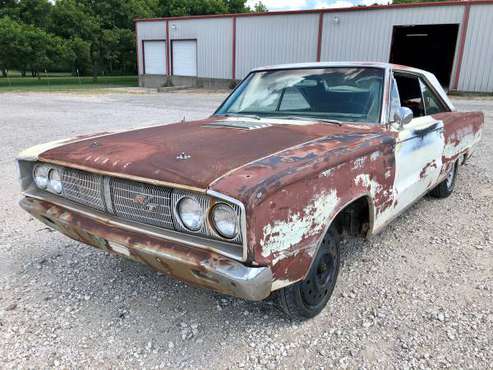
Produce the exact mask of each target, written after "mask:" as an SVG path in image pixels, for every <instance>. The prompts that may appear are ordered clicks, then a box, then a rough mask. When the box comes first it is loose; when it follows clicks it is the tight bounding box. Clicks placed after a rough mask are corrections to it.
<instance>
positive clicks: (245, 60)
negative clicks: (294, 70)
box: [236, 13, 319, 78]
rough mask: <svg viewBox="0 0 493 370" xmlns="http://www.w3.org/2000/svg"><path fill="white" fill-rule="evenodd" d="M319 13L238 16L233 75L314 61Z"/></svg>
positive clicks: (315, 57) (239, 76) (242, 75)
mask: <svg viewBox="0 0 493 370" xmlns="http://www.w3.org/2000/svg"><path fill="white" fill-rule="evenodd" d="M318 19H319V15H318V14H316V13H314V14H295V15H276V16H268V17H265V16H264V17H238V19H237V25H236V61H237V66H236V68H237V77H238V78H242V77H244V76H245V75H246V74H247V73H248V72H249V71H250V70H251V69H252V68H255V67H260V66H264V65H270V64H279V63H296V62H315V61H316V60H317V35H318Z"/></svg>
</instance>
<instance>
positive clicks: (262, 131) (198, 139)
mask: <svg viewBox="0 0 493 370" xmlns="http://www.w3.org/2000/svg"><path fill="white" fill-rule="evenodd" d="M217 120H218V118H211V119H208V120H202V121H195V122H187V123H176V124H171V125H164V126H155V127H148V128H144V129H138V130H132V131H126V132H121V133H116V134H110V135H104V136H100V137H96V138H94V139H85V140H81V141H78V142H75V143H69V144H66V145H62V146H59V147H56V148H53V149H50V150H47V151H45V152H44V153H41V154H40V156H39V158H40V159H41V160H43V161H47V162H54V163H59V164H62V165H66V166H70V167H75V168H81V169H86V170H95V171H103V172H108V173H114V174H121V175H124V176H129V177H140V178H146V179H152V180H154V181H158V182H165V183H170V184H180V185H185V186H188V187H193V188H199V189H206V188H207V187H208V185H209V184H210V183H211V182H213V181H214V180H215V179H217V178H219V177H221V176H223V175H225V174H227V173H229V172H231V171H233V170H235V169H237V168H239V167H241V166H243V165H245V164H248V163H252V162H254V161H256V160H259V159H262V158H265V157H267V156H270V155H272V154H274V153H276V152H279V151H281V150H283V149H287V148H290V147H293V146H296V145H299V144H303V143H306V142H308V141H310V140H313V139H316V138H320V137H324V136H327V135H337V136H340V135H345V134H349V133H350V132H354V130H355V128H354V126H352V127H345V126H343V127H339V126H336V125H331V124H320V123H309V124H305V123H303V124H279V123H276V124H271V125H265V126H266V127H262V128H257V129H238V128H231V127H221V126H216V127H211V126H210V124H211V123H212V122H214V121H217Z"/></svg>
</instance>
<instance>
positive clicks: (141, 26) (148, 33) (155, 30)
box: [135, 21, 166, 75]
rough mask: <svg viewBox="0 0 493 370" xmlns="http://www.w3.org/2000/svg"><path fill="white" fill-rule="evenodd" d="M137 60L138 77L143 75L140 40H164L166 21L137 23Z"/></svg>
mask: <svg viewBox="0 0 493 370" xmlns="http://www.w3.org/2000/svg"><path fill="white" fill-rule="evenodd" d="M135 27H136V29H137V58H138V59H137V60H138V61H139V63H138V65H139V75H141V74H143V73H144V67H143V66H144V63H143V59H142V40H164V39H166V21H156V22H137V23H136V24H135Z"/></svg>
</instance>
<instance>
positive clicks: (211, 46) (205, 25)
mask: <svg viewBox="0 0 493 370" xmlns="http://www.w3.org/2000/svg"><path fill="white" fill-rule="evenodd" d="M169 26H170V30H169V31H170V39H171V40H179V39H195V40H197V73H198V76H199V77H208V78H225V79H228V78H231V77H232V59H233V58H232V53H233V50H232V47H233V46H232V45H233V19H232V18H229V17H228V18H213V19H188V20H172V21H170V22H169Z"/></svg>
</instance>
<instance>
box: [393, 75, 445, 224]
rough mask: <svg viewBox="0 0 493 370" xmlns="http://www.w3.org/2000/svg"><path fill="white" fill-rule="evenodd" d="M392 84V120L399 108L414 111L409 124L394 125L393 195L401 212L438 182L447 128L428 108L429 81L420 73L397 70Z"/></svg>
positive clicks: (396, 208) (397, 212) (398, 211)
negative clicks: (394, 169) (427, 89)
mask: <svg viewBox="0 0 493 370" xmlns="http://www.w3.org/2000/svg"><path fill="white" fill-rule="evenodd" d="M392 84H393V86H392V90H391V91H392V96H391V119H392V117H394V115H393V111H395V109H398V108H400V107H407V108H409V109H411V110H412V112H413V119H412V120H411V122H409V123H408V124H406V125H403V126H401V127H399V125H398V124H396V123H393V124H392V125H393V127H392V130H395V132H396V133H397V137H396V145H395V166H396V173H395V181H394V194H395V195H396V198H397V204H396V207H395V211H396V214H399V213H400V212H402V211H403V210H404V209H405V208H407V207H408V206H409V205H411V204H412V203H413V202H414V201H415V200H416V199H418V198H420V197H421V196H422V195H424V194H425V193H426V192H428V191H429V190H431V189H432V188H433V186H434V185H435V184H436V183H437V180H438V179H439V176H440V171H441V168H442V154H443V150H444V127H443V122H442V121H440V120H437V119H435V118H433V116H432V114H433V112H432V111H431V109H430V108H428V111H427V105H428V104H426V103H425V96H424V92H425V91H426V84H425V82H423V79H422V77H421V76H419V75H417V74H411V73H405V72H398V71H394V73H393V81H392Z"/></svg>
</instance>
